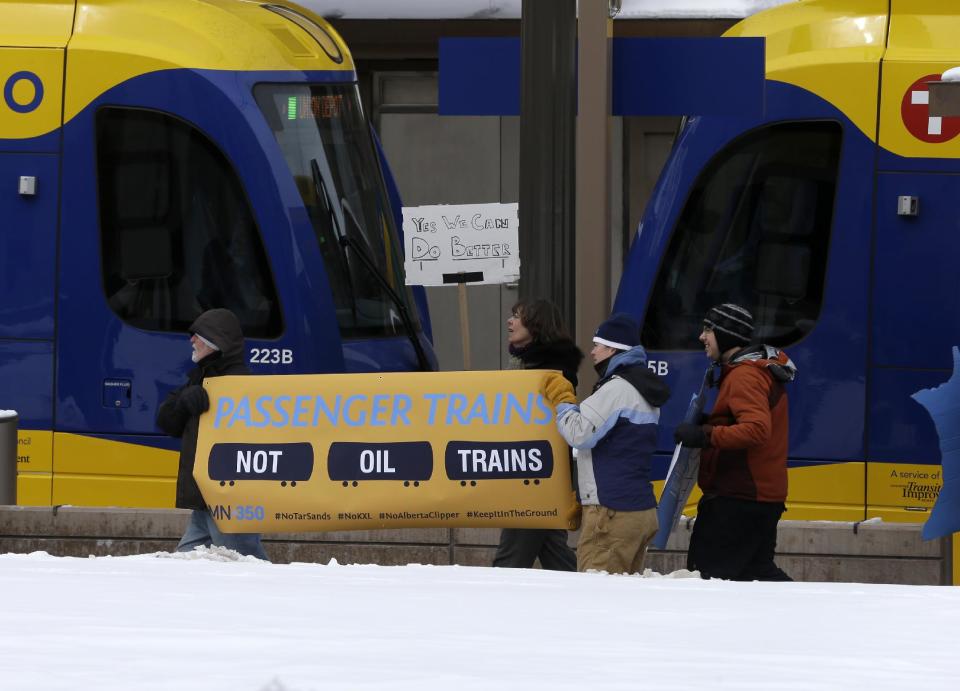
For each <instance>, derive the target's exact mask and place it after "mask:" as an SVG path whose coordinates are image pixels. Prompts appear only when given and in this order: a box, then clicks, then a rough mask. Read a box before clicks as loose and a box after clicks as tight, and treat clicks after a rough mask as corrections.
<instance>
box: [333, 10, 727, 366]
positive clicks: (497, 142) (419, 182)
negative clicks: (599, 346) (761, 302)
mask: <svg viewBox="0 0 960 691" xmlns="http://www.w3.org/2000/svg"><path fill="white" fill-rule="evenodd" d="M731 23H732V22H731V21H730V20H698V21H678V20H656V21H655V20H645V21H621V20H618V21H616V22H615V23H614V29H615V35H617V36H719V35H720V34H721V33H722V32H723V31H724V30H726V28H727V27H728V26H729V25H730V24H731ZM334 24H335V25H336V27H337V29H338V30H339V31H340V32H341V33H342V35H343V36H344V38H345V39H346V41H347V43H348V45H350V46H351V48H352V50H353V55H354V58H355V60H356V63H357V69H358V74H359V78H360V80H361V92H362V93H363V95H364V100H365V105H366V106H367V108H368V109H369V110H370V113H371V116H372V120H373V122H374V126H375V127H376V128H377V131H378V133H379V134H380V137H381V141H382V143H383V146H384V149H385V151H386V154H387V157H388V159H389V161H390V166H391V168H392V170H393V174H394V176H395V178H396V180H397V185H398V187H399V189H400V193H401V195H402V197H403V203H404V205H406V206H417V205H421V204H474V203H487V202H516V201H518V194H519V179H518V176H519V160H520V159H519V152H520V140H519V131H520V126H519V118H517V117H441V116H439V115H438V114H437V102H438V88H437V69H438V62H437V39H438V38H439V37H441V36H445V37H446V36H518V35H519V32H520V23H519V21H516V20H501V21H489V20H472V21H471V20H464V21H381V20H340V21H335V22H334ZM653 97H655V95H651V98H653ZM678 124H679V119H678V118H639V117H634V118H615V119H614V130H613V132H612V147H613V156H612V171H611V172H612V193H611V199H610V205H611V227H610V228H609V229H608V232H609V233H610V235H611V243H610V246H611V253H610V261H609V263H608V270H607V275H606V276H603V277H598V280H606V281H609V283H610V286H611V295H614V294H616V287H617V284H618V283H619V280H620V273H621V267H622V264H623V258H624V256H625V255H626V250H627V247H628V246H629V242H630V241H631V240H632V238H633V235H634V233H635V232H636V228H637V224H638V222H639V219H640V215H641V214H642V212H643V208H644V206H645V204H646V202H647V199H648V198H649V195H650V192H651V191H652V189H653V185H654V183H655V182H656V180H657V177H658V176H659V174H660V169H661V168H662V167H663V164H664V162H665V161H666V158H667V155H668V154H669V151H670V147H671V145H672V142H673V137H674V134H675V132H676V129H677V126H678ZM520 234H521V235H520V246H521V247H520V249H521V277H522V275H523V266H522V264H523V262H528V261H531V260H532V258H530V257H527V256H525V255H524V254H523V229H522V228H521V229H520ZM521 280H522V278H521ZM570 280H573V277H572V276H571V277H570ZM427 296H428V300H429V304H430V312H431V317H432V321H433V325H434V345H435V348H436V352H437V357H438V359H439V363H440V368H441V369H443V370H457V369H462V367H463V359H462V358H463V348H462V342H461V335H460V310H459V302H458V296H457V290H456V288H454V287H440V288H428V289H427ZM467 296H468V314H469V326H470V350H471V361H472V368H473V369H499V368H502V367H504V366H506V363H507V351H506V345H505V342H506V324H505V321H506V318H507V316H508V315H509V311H510V307H511V306H512V305H513V304H514V302H516V300H517V298H518V289H517V286H516V285H511V284H507V285H502V286H471V287H468V288H467ZM580 345H581V347H583V346H584V344H580ZM587 345H589V344H587Z"/></svg>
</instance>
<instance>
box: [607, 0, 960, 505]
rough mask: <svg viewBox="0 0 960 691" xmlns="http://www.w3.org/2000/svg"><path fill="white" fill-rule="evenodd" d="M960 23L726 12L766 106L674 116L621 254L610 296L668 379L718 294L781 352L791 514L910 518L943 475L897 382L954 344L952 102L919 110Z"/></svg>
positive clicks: (684, 374)
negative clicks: (750, 42) (751, 47)
mask: <svg viewBox="0 0 960 691" xmlns="http://www.w3.org/2000/svg"><path fill="white" fill-rule="evenodd" d="M958 33H960V6H958V5H957V4H956V3H952V2H942V1H941V0H801V1H798V2H791V3H786V4H783V5H781V6H779V7H776V8H774V9H771V10H768V11H765V12H761V13H758V14H756V15H754V16H752V17H749V18H747V19H746V20H744V21H742V22H740V23H739V24H737V25H735V26H734V27H733V28H731V29H730V30H729V32H728V33H727V36H732V37H760V38H762V39H763V40H764V41H765V52H766V74H765V81H764V108H763V109H762V112H759V113H752V114H749V115H723V116H719V115H706V116H699V117H689V118H687V119H686V120H685V121H684V123H683V126H682V128H681V131H680V133H679V135H678V137H677V140H676V143H675V145H674V149H673V152H672V154H671V157H670V159H669V160H668V162H667V164H666V167H665V169H664V171H663V173H662V174H661V177H660V180H659V183H658V185H657V187H656V189H655V191H654V193H653V197H652V199H651V201H650V203H649V204H648V206H647V209H646V212H645V214H644V216H643V219H642V222H641V224H640V229H639V232H638V236H637V239H636V240H635V242H634V244H633V247H632V250H631V253H630V256H629V258H628V260H627V263H626V266H625V271H624V277H623V280H622V282H621V285H620V288H619V292H618V296H617V299H616V309H620V310H625V311H629V312H632V313H634V314H636V315H637V316H638V317H640V318H642V320H643V325H644V327H643V342H644V343H645V345H646V346H647V347H648V348H649V350H650V351H651V357H654V358H656V359H658V360H663V361H666V362H668V363H669V370H670V377H671V386H672V388H673V389H674V390H675V391H694V390H696V389H697V387H698V386H699V381H700V377H701V376H702V372H703V364H704V356H703V351H702V348H701V347H700V344H699V343H698V342H697V341H696V340H695V339H696V335H697V334H698V333H699V331H700V323H701V319H702V318H703V315H704V314H705V313H706V311H707V309H708V308H709V307H710V306H711V305H713V304H716V303H719V302H739V303H741V304H744V305H746V306H748V307H749V308H751V309H752V310H753V311H754V315H755V319H756V322H757V324H758V325H759V332H758V334H757V336H758V338H759V339H760V340H762V341H764V342H767V343H770V344H773V345H776V346H780V347H782V348H784V349H785V350H786V351H787V352H788V353H789V354H790V356H791V358H792V359H793V360H794V362H796V364H797V366H798V369H799V377H798V379H797V382H796V383H794V384H793V385H791V388H790V490H789V499H788V513H787V514H786V516H787V517H789V518H797V519H833V520H863V519H864V518H871V517H881V518H883V519H885V520H895V521H924V520H926V516H927V512H928V511H929V510H930V508H931V507H932V506H933V503H934V501H935V500H936V498H937V496H938V493H939V491H940V487H941V483H942V469H941V464H940V461H941V452H940V447H939V440H938V434H937V430H936V429H935V428H934V424H933V421H932V419H931V417H930V415H929V414H928V413H927V411H926V410H924V409H923V408H922V407H921V405H920V404H919V403H918V402H917V401H915V400H914V399H913V398H912V394H914V393H915V392H917V391H919V390H921V389H926V388H931V387H935V386H938V385H939V384H942V383H943V382H944V381H946V380H947V379H948V378H949V377H950V375H951V374H952V371H953V361H952V356H951V349H952V347H953V346H957V345H960V290H958V288H960V284H958V281H957V271H956V263H957V260H958V257H960V175H958V173H960V117H957V116H956V114H955V115H947V116H943V115H936V114H935V113H933V112H931V110H930V88H931V87H930V84H931V83H933V82H940V81H941V80H942V75H943V74H944V73H945V72H947V71H948V70H950V69H951V68H954V67H957V66H960V43H958V42H957V40H956V37H957V35H958ZM958 86H960V85H958ZM685 405H686V401H685V400H683V397H682V396H680V397H677V398H676V400H674V401H672V402H671V404H669V405H668V407H667V408H666V409H665V410H664V414H663V418H662V419H663V420H664V421H665V422H667V423H668V424H667V426H668V427H670V426H671V425H670V424H669V423H670V422H671V421H678V420H680V419H681V418H682V416H683V412H684V411H683V408H684V407H685ZM671 445H672V439H670V438H669V429H668V430H665V431H664V433H663V436H662V438H661V444H660V446H661V448H662V449H664V452H665V455H664V456H663V457H662V458H661V463H662V464H664V467H665V464H666V462H667V460H668V458H667V456H666V450H667V449H669V448H670V446H671Z"/></svg>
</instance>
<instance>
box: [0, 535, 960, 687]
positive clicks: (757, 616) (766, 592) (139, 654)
mask: <svg viewBox="0 0 960 691" xmlns="http://www.w3.org/2000/svg"><path fill="white" fill-rule="evenodd" d="M673 576H674V577H673V578H667V577H657V576H656V574H651V573H649V572H648V574H647V577H642V578H641V577H637V576H632V577H626V576H609V575H607V574H597V573H590V574H572V573H555V572H546V571H534V570H507V569H491V568H475V567H457V566H417V565H411V566H405V567H380V566H368V565H367V566H341V565H337V564H336V563H331V564H330V565H319V564H287V565H279V564H268V563H265V562H260V561H257V560H256V559H253V558H249V557H248V558H244V557H238V556H237V555H236V554H234V553H232V552H230V551H228V550H222V549H213V550H203V551H199V552H195V553H191V554H187V555H171V554H167V553H158V554H153V555H141V556H134V557H100V558H92V557H91V558H89V559H80V558H66V557H64V558H61V557H52V556H49V555H47V554H45V553H42V552H39V553H34V554H30V555H15V554H6V555H2V556H0V593H2V595H0V612H2V621H3V627H2V629H0V688H2V689H15V690H17V691H27V690H33V689H38V690H39V689H43V690H44V691H56V690H58V689H70V690H71V691H73V690H77V689H96V690H97V691H111V690H113V689H117V690H120V689H123V690H124V691H128V690H130V689H137V690H138V691H140V690H151V689H178V690H179V689H203V690H204V691H217V690H220V689H223V690H224V691H241V690H247V689H249V690H251V691H309V690H312V689H318V690H319V689H351V690H353V689H356V690H360V691H363V690H367V689H370V690H372V689H378V690H379V689H403V690H407V689H409V690H413V689H416V690H417V691H424V690H427V691H429V690H432V689H438V690H439V689H443V690H444V691H446V690H449V689H454V690H455V691H472V690H474V689H476V690H479V689H484V690H487V689H525V690H529V689H550V690H566V689H570V690H573V689H576V690H577V691H584V690H585V689H592V688H598V689H599V688H604V689H660V688H671V689H693V688H696V689H737V690H744V689H758V690H759V689H764V690H769V689H789V690H793V689H797V690H799V689H870V690H875V689H904V688H911V689H956V688H960V661H958V659H957V656H956V652H957V649H958V643H957V642H956V630H957V624H958V622H960V588H954V587H927V586H892V585H860V584H836V583H730V582H724V581H702V580H700V579H699V578H696V577H690V574H687V573H686V572H678V573H677V574H673Z"/></svg>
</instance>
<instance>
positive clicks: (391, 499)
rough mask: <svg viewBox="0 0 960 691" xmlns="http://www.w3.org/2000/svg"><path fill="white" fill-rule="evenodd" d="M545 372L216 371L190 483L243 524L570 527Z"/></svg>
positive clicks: (228, 526) (262, 528)
mask: <svg viewBox="0 0 960 691" xmlns="http://www.w3.org/2000/svg"><path fill="white" fill-rule="evenodd" d="M550 376H556V374H552V373H550V372H547V371H542V370H539V371H538V370H518V371H507V372H447V373H443V372H427V373H423V372H402V373H388V374H316V375H275V376H255V377H250V376H247V377H216V378H213V379H208V380H206V381H205V382H204V386H205V387H206V389H207V392H208V393H209V396H210V410H209V411H208V412H206V413H204V414H203V415H202V416H201V417H200V429H199V435H198V438H197V455H196V460H195V463H194V477H195V478H196V480H197V484H198V485H199V486H200V491H201V492H202V493H203V496H204V499H205V500H206V502H207V505H208V506H209V508H210V512H211V514H212V515H213V517H214V520H215V521H216V523H217V526H218V527H219V528H220V529H221V530H223V531H224V532H228V533H235V532H262V533H271V532H304V531H328V530H361V529H362V530H366V529H371V528H411V527H422V528H427V527H450V528H453V527H514V528H521V527H527V528H568V529H573V528H576V525H577V522H578V519H579V506H578V504H577V502H576V497H575V493H574V491H573V486H572V482H571V474H570V456H569V449H568V447H567V444H566V442H564V441H563V438H562V437H561V436H560V434H559V432H557V426H556V422H555V412H554V409H553V407H552V406H551V405H550V404H549V403H547V402H546V400H545V399H544V397H543V391H544V386H545V384H546V381H547V380H548V377H550Z"/></svg>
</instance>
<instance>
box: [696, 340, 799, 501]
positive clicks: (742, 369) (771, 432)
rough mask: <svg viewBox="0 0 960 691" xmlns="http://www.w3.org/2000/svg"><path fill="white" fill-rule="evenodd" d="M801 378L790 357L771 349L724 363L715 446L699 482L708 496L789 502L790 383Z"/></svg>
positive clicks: (712, 418)
mask: <svg viewBox="0 0 960 691" xmlns="http://www.w3.org/2000/svg"><path fill="white" fill-rule="evenodd" d="M771 366H772V367H771ZM795 374H796V368H795V367H794V366H793V363H792V362H791V361H790V358H788V357H787V356H786V354H785V353H783V352H782V351H779V350H777V349H775V348H770V347H767V346H759V347H758V348H750V349H749V350H748V351H741V352H740V353H737V354H736V355H735V357H734V358H733V359H732V360H731V361H730V362H729V363H727V364H725V365H723V367H722V370H721V374H720V390H719V392H718V393H717V402H716V404H715V405H714V407H713V411H712V412H711V413H710V415H709V418H708V419H707V424H706V425H705V426H704V427H705V429H704V431H705V432H707V434H708V435H709V439H710V447H708V448H705V449H703V451H702V452H701V455H700V474H699V477H698V478H697V482H698V484H699V485H700V489H701V490H703V493H704V495H708V496H709V495H716V496H723V497H733V498H737V499H749V500H752V501H763V502H783V501H786V498H787V444H788V439H789V431H790V430H789V419H788V408H787V392H786V389H785V387H784V384H785V383H786V382H788V381H791V380H792V379H793V377H794V375H795Z"/></svg>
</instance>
